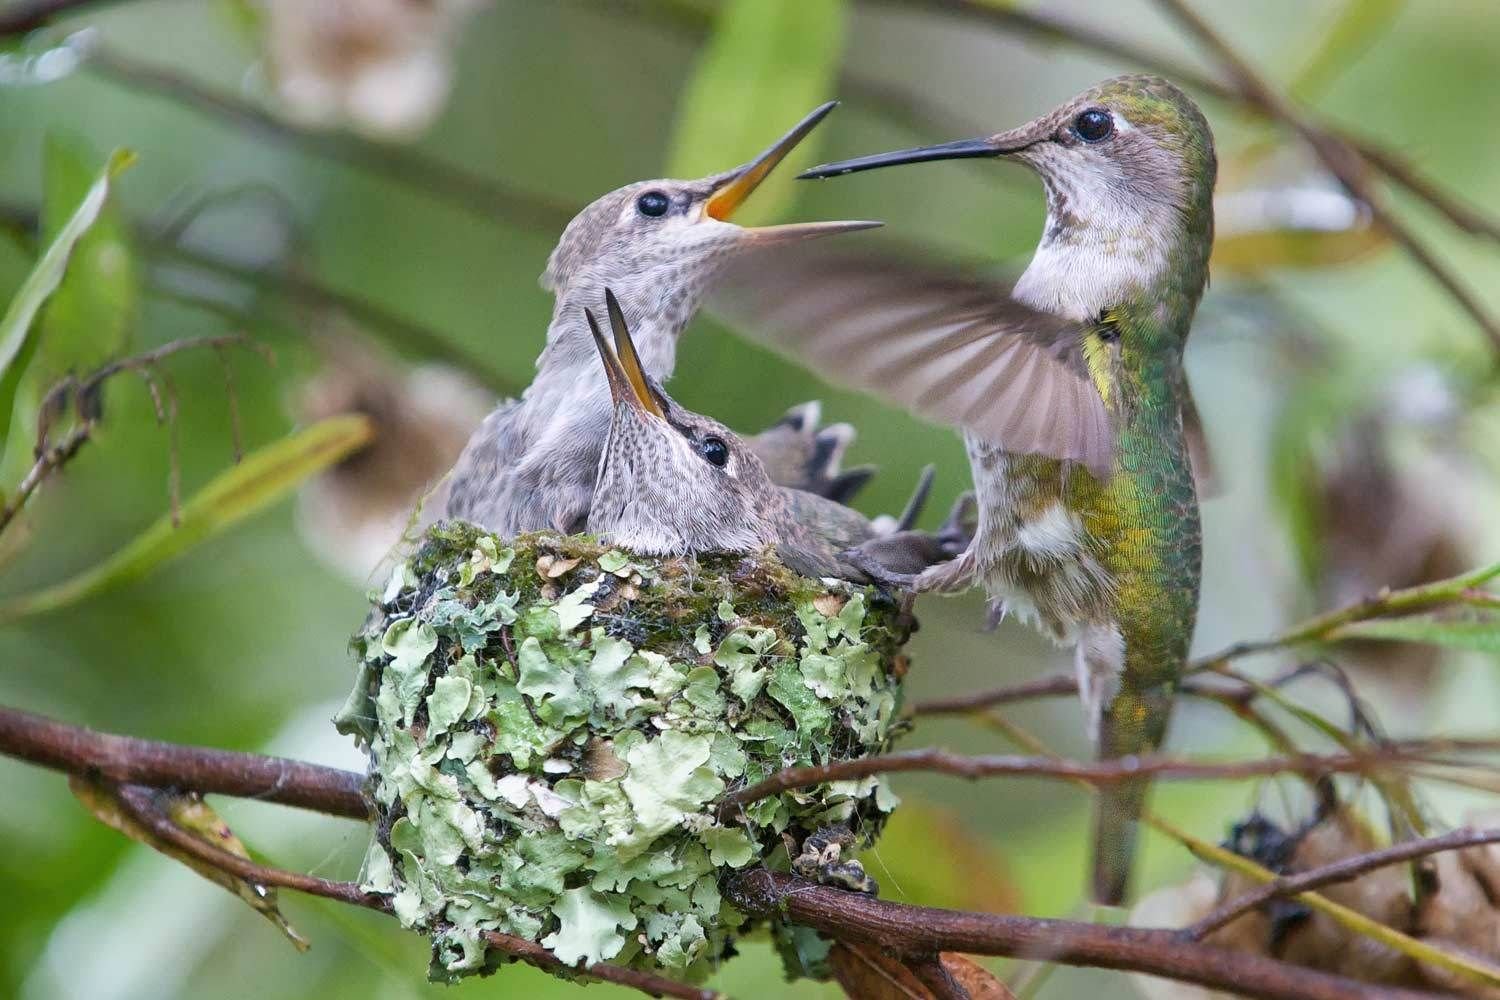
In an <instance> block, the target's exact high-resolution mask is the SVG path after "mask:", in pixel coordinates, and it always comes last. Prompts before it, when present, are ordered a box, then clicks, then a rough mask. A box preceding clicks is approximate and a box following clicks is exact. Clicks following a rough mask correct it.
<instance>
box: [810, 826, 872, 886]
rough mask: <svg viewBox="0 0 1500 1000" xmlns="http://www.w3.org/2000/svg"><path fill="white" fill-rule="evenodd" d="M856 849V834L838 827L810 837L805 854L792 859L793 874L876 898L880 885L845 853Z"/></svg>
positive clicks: (824, 829)
mask: <svg viewBox="0 0 1500 1000" xmlns="http://www.w3.org/2000/svg"><path fill="white" fill-rule="evenodd" d="M853 847H854V831H852V830H850V829H849V828H848V827H847V826H844V825H842V824H836V825H833V826H825V827H823V828H821V829H819V830H817V831H815V832H813V833H810V834H808V835H807V837H806V839H804V840H803V841H802V850H801V852H800V853H799V854H797V855H796V856H795V857H794V858H793V859H792V874H794V875H799V876H801V877H802V878H805V879H811V880H812V881H814V882H817V883H818V884H819V885H831V886H836V887H838V888H840V889H848V890H849V891H850V892H863V893H866V894H867V895H871V896H873V895H875V894H876V893H878V892H879V891H880V884H879V883H878V882H876V881H875V880H874V879H873V878H871V877H870V876H869V875H868V874H867V873H866V872H865V866H864V865H862V864H860V863H859V862H858V861H857V860H855V859H854V858H849V857H845V853H846V852H848V851H850V850H852V849H853Z"/></svg>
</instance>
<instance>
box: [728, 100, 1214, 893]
mask: <svg viewBox="0 0 1500 1000" xmlns="http://www.w3.org/2000/svg"><path fill="white" fill-rule="evenodd" d="M959 157H994V158H999V159H1004V160H1012V161H1016V162H1020V163H1023V164H1026V165H1027V166H1029V167H1030V168H1031V169H1033V170H1034V171H1036V173H1037V174H1039V175H1040V177H1041V180H1042V183H1043V186H1044V187H1045V189H1046V193H1047V220H1046V228H1045V230H1044V231H1043V234H1042V239H1041V243H1040V245H1039V246H1038V247H1037V250H1036V253H1035V255H1034V256H1033V258H1032V260H1031V263H1030V265H1029V266H1028V267H1027V268H1026V271H1025V273H1024V274H1022V275H1021V277H1020V279H1019V280H1018V281H1017V282H1016V284H1015V285H1014V287H1013V288H1010V289H1005V288H1003V287H999V286H996V285H993V284H988V283H985V282H981V281H977V280H974V279H971V278H968V277H958V276H955V275H953V274H951V273H947V272H944V271H942V270H940V269H923V268H920V267H912V266H907V265H892V264H886V263H882V264H872V263H870V262H869V261H863V262H861V261H853V262H851V261H850V260H848V259H839V258H826V259H822V260H808V259H806V258H807V256H808V255H799V256H798V257H797V259H796V260H791V259H788V258H787V256H786V255H785V254H781V255H766V256H764V257H762V258H761V259H759V260H756V261H749V262H746V263H747V274H749V275H750V277H749V278H746V277H745V276H744V275H737V276H733V280H734V281H738V282H739V283H740V285H741V287H742V289H743V288H749V287H756V286H757V284H758V285H759V286H760V287H764V286H765V285H766V284H770V283H774V288H775V293H774V295H770V294H761V295H760V296H759V297H758V299H756V300H755V301H751V302H741V303H740V308H739V309H738V312H739V314H740V319H741V320H742V325H744V326H745V327H746V328H747V329H749V330H752V331H753V330H754V329H756V328H759V329H761V330H762V331H764V332H766V333H767V334H769V335H770V336H771V337H772V339H773V342H774V343H775V344H776V346H778V347H779V348H781V349H783V350H785V351H786V352H788V353H790V354H792V355H793V356H795V357H797V358H799V359H800V360H802V361H803V362H804V363H806V364H807V365H808V366H809V367H811V368H812V369H814V370H816V371H819V372H823V373H828V374H829V375H830V376H831V377H833V378H835V379H840V380H843V381H846V382H850V383H852V384H854V385H856V386H858V387H861V388H865V389H869V390H872V391H875V392H877V393H879V394H882V395H885V396H887V397H889V398H892V399H894V400H896V401H898V402H900V403H903V404H905V405H907V406H908V407H910V408H911V409H912V410H914V411H915V412H917V413H919V414H922V415H925V416H927V417H930V418H933V419H935V420H938V421H941V422H945V423H950V424H954V425H957V426H958V427H960V428H961V429H962V430H963V434H964V440H965V443H966V446H967V450H968V453H969V459H970V464H971V466H972V472H973V477H974V489H975V492H976V494H977V499H978V507H979V523H978V530H977V532H976V533H975V536H974V539H973V542H972V544H970V545H969V547H968V548H967V550H966V551H964V552H963V554H962V555H961V556H959V557H958V558H957V559H955V560H954V561H952V562H951V563H949V564H947V565H943V566H937V567H934V568H932V569H930V570H927V571H925V572H923V573H921V574H920V575H919V576H917V577H915V578H914V579H910V580H906V579H901V578H896V579H893V580H891V582H893V583H898V584H910V585H912V586H914V588H915V589H916V590H918V591H954V590H958V589H961V588H964V587H967V586H969V585H971V584H973V583H980V584H982V585H983V586H984V587H985V588H986V589H987V590H988V592H989V594H990V595H991V597H992V598H993V599H994V600H995V601H996V603H997V606H998V607H999V608H1000V609H1001V610H1009V611H1011V612H1013V613H1016V614H1017V615H1018V616H1019V617H1021V618H1023V619H1026V620H1029V621H1031V622H1033V623H1035V624H1037V625H1039V626H1040V627H1041V628H1042V629H1043V630H1044V631H1045V632H1047V633H1048V634H1050V635H1051V636H1052V637H1053V638H1054V639H1056V640H1057V641H1058V642H1060V643H1063V644H1066V645H1071V646H1073V647H1075V650H1076V652H1075V658H1076V664H1077V670H1078V679H1079V689H1080V692H1081V694H1082V697H1083V702H1084V706H1085V714H1086V716H1087V717H1088V721H1089V730H1090V733H1091V735H1092V737H1093V738H1094V741H1095V744H1096V748H1097V752H1098V754H1099V755H1100V756H1101V757H1102V758H1118V757H1124V756H1129V755H1132V754H1139V753H1143V752H1146V751H1149V750H1151V749H1153V748H1155V747H1157V746H1159V745H1160V743H1161V741H1162V739H1163V737H1164V735H1165V732H1166V727H1167V721H1168V716H1169V714H1170V712H1171V708H1172V701H1173V696H1174V694H1175V692H1176V690H1177V685H1178V682H1179V679H1180V677H1181V674H1182V670H1183V666H1184V663H1185V662H1186V658H1187V652H1188V645H1189V642H1190V640H1191V637H1192V632H1193V625H1194V619H1195V617H1196V613H1197V603H1198V586H1199V572H1200V567H1199V564H1200V538H1199V522H1198V495H1197V492H1196V489H1195V484H1194V479H1193V470H1192V468H1191V466H1192V464H1193V463H1192V460H1191V459H1190V454H1189V453H1190V451H1195V450H1196V449H1197V446H1198V445H1200V444H1201V439H1198V438H1197V436H1196V435H1195V434H1194V433H1193V429H1194V428H1196V426H1197V424H1196V412H1195V411H1194V409H1193V404H1192V399H1191V397H1190V396H1189V394H1188V390H1187V384H1186V380H1185V376H1184V373H1183V366H1182V352H1183V346H1184V343H1185V341H1186V339H1187V336H1188V329H1189V327H1190V325H1191V323H1192V319H1193V314H1194V311H1195V310H1196V308H1197V305H1198V300H1199V298H1200V297H1201V296H1202V294H1203V289H1204V286H1205V284H1206V282H1207V277H1208V259H1209V250H1210V247H1211V244H1212V242H1213V208H1212V201H1211V198H1212V192H1213V186H1214V176H1215V170H1216V167H1215V160H1214V149H1213V137H1212V134H1211V133H1210V130H1209V127H1208V123H1207V121H1206V120H1205V119H1204V117H1203V114H1202V113H1201V112H1200V111H1199V110H1198V108H1197V107H1196V106H1195V105H1194V104H1193V102H1192V101H1191V100H1190V99H1189V98H1188V97H1187V96H1186V95H1184V94H1183V93H1182V92H1181V91H1180V90H1178V89H1177V88H1176V87H1175V86H1173V85H1171V84H1170V83H1168V82H1166V81H1165V80H1161V79H1157V78H1155V77H1145V76H1127V77H1120V78H1118V79H1113V80H1109V81H1106V82H1104V83H1101V84H1099V85H1098V86H1096V87H1093V88H1092V89H1090V90H1087V91H1085V92H1084V93H1082V94H1080V95H1078V96H1077V97H1075V98H1073V99H1072V100H1070V101H1068V102H1067V103H1065V104H1063V105H1062V106H1060V107H1058V108H1057V109H1055V110H1053V111H1051V112H1048V113H1047V114H1045V115H1043V116H1041V117H1040V118H1037V119H1036V120H1034V121H1032V122H1029V123H1027V124H1025V125H1022V126H1020V127H1019V128H1015V129H1011V130H1009V131H1005V132H999V133H997V134H995V135H991V136H985V137H982V138H978V139H968V140H963V141H959V142H950V143H943V144H941V145H935V146H925V147H922V148H918V149H908V150H902V151H899V152H892V153H883V154H879V155H874V156H866V157H861V158H858V159H852V160H844V161H841V162H838V163H831V164H827V165H825V166H820V167H815V168H813V169H812V170H809V171H807V172H805V173H804V174H803V175H802V176H803V177H832V176H835V175H839V174H846V173H851V172H854V171H858V170H870V169H873V168H876V167H887V166H894V165H896V164H903V163H918V162H922V161H926V160H944V159H953V158H959ZM731 283H733V282H731ZM1185 424H1186V425H1187V428H1188V429H1187V430H1186V431H1185ZM1204 469H1206V465H1202V464H1200V471H1202V470H1204ZM1145 793H1146V784H1145V782H1130V783H1126V784H1121V785H1115V786H1111V787H1110V788H1108V789H1106V790H1104V792H1103V793H1102V794H1101V796H1100V800H1099V802H1100V805H1099V809H1098V814H1097V818H1096V829H1095V837H1096V855H1095V870H1094V894H1095V896H1096V898H1097V899H1099V900H1100V901H1101V902H1107V903H1116V902H1118V901H1120V900H1121V899H1122V898H1123V897H1124V895H1125V892H1126V888H1127V879H1128V876H1129V871H1130V862H1131V857H1132V854H1133V848H1134V834H1135V827H1136V819H1137V817H1138V816H1139V815H1140V812H1141V810H1142V808H1143V806H1144V799H1145Z"/></svg>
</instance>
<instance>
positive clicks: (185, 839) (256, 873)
mask: <svg viewBox="0 0 1500 1000" xmlns="http://www.w3.org/2000/svg"><path fill="white" fill-rule="evenodd" d="M116 791H117V793H118V796H119V801H120V805H121V806H122V807H123V808H124V810H125V811H126V812H127V813H128V814H129V815H130V818H131V819H133V820H134V821H135V822H136V823H138V824H140V825H141V826H143V827H145V828H146V829H147V830H149V831H150V832H151V833H152V834H153V835H154V836H155V837H157V838H158V839H160V840H164V841H166V842H168V843H170V844H171V845H172V846H173V847H176V848H177V849H178V850H180V851H183V852H184V853H187V854H191V855H192V856H193V857H195V858H197V859H198V860H200V861H203V862H204V863H206V864H208V865H211V866H213V867H214V868H217V869H219V870H220V871H223V872H228V873H229V874H231V875H234V876H236V877H238V878H242V879H245V880H246V881H248V882H254V883H256V884H257V885H274V886H276V887H278V888H282V889H295V890H296V891H297V892H305V893H307V894H308V895H311V896H322V897H323V898H325V899H334V900H337V901H339V902H340V903H349V904H350V905H353V906H363V907H365V908H366V909H370V910H379V911H381V912H383V913H388V912H390V902H389V901H388V900H387V899H386V898H385V897H384V896H379V895H376V894H375V893H371V892H365V891H364V890H363V889H361V888H360V887H359V886H358V885H356V884H354V883H353V882H335V881H333V880H331V879H326V878H319V877H318V876H316V875H305V874H303V873H302V872H291V871H286V870H284V869H280V868H267V867H266V866H265V865H258V864H256V863H255V862H254V861H251V860H249V859H248V858H242V857H240V856H239V855H237V854H231V853H230V852H228V851H226V850H224V849H223V848H222V847H217V846H215V845H213V844H211V843H209V842H208V841H206V840H204V839H203V838H202V837H197V836H194V835H193V834H192V833H190V832H189V831H187V830H184V829H183V828H182V827H180V826H178V825H177V824H176V823H174V822H172V819H171V817H170V816H167V815H164V814H163V813H162V812H161V810H160V809H158V808H157V807H156V801H155V798H154V797H153V795H152V789H150V788H147V787H146V786H144V785H119V786H117V787H116Z"/></svg>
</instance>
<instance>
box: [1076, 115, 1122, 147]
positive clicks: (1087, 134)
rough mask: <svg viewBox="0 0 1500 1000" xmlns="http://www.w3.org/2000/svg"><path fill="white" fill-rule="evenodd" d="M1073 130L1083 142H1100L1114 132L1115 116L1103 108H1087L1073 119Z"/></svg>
mask: <svg viewBox="0 0 1500 1000" xmlns="http://www.w3.org/2000/svg"><path fill="white" fill-rule="evenodd" d="M1073 131H1075V132H1077V133H1078V138H1080V139H1082V140H1083V141H1084V142H1102V141H1103V140H1105V139H1108V138H1109V137H1110V136H1112V135H1114V134H1115V118H1114V115H1111V114H1110V113H1109V112H1108V111H1105V110H1104V109H1103V108H1089V109H1088V110H1087V111H1084V112H1080V113H1079V115H1078V117H1077V118H1075V119H1073Z"/></svg>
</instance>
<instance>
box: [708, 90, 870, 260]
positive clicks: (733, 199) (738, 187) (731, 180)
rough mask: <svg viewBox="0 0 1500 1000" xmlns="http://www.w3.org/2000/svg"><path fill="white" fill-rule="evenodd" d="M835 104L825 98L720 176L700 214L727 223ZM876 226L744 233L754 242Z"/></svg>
mask: <svg viewBox="0 0 1500 1000" xmlns="http://www.w3.org/2000/svg"><path fill="white" fill-rule="evenodd" d="M838 104H839V102H838V101H829V102H828V103H827V104H821V105H819V106H818V107H816V108H814V109H813V110H812V111H811V112H809V113H808V115H807V117H805V118H803V119H802V120H801V121H800V122H798V123H797V124H796V125H795V126H793V128H792V130H791V131H790V132H788V133H787V134H786V135H784V136H782V137H781V138H780V139H777V140H776V141H775V142H774V143H772V144H771V145H770V147H769V148H767V149H766V151H765V152H763V153H761V154H760V155H759V156H757V157H756V158H755V159H753V160H751V161H750V162H749V163H747V164H745V165H744V166H743V167H740V168H739V169H738V170H732V171H730V172H729V173H728V174H726V175H725V176H724V177H722V178H721V179H720V180H719V182H718V184H717V186H716V187H715V188H714V190H713V193H712V194H710V195H709V196H708V199H707V200H706V201H705V202H704V205H703V212H704V214H705V215H706V216H708V217H709V218H711V219H716V220H718V221H719V222H728V221H729V219H730V217H731V216H733V215H734V213H735V211H736V210H737V209H738V208H739V207H740V206H741V205H743V204H744V203H745V201H746V199H748V198H749V197H750V195H751V194H752V193H754V191H755V189H756V188H758V187H760V185H761V182H762V181H764V180H765V179H766V178H767V177H769V176H770V175H771V171H772V170H775V169H776V165H777V164H778V163H780V162H781V161H782V160H784V159H786V156H787V154H788V153H790V152H791V151H792V150H793V149H795V148H797V145H798V144H799V143H800V142H802V140H803V139H805V138H807V136H808V134H809V133H810V132H812V130H813V129H815V128H817V126H818V123H819V122H821V121H822V120H823V119H824V118H826V117H828V113H829V112H830V111H832V110H833V109H834V108H836V107H838ZM879 225H881V223H879V222H865V221H858V222H854V221H851V222H794V223H788V224H786V225H780V226H760V227H752V228H750V229H747V230H746V232H747V233H748V234H749V236H750V238H751V240H752V241H753V242H755V243H780V242H785V241H790V240H800V239H812V238H815V237H819V236H831V235H833V234H835V233H848V232H854V231H856V230H860V229H874V228H875V227H876V226H879Z"/></svg>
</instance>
